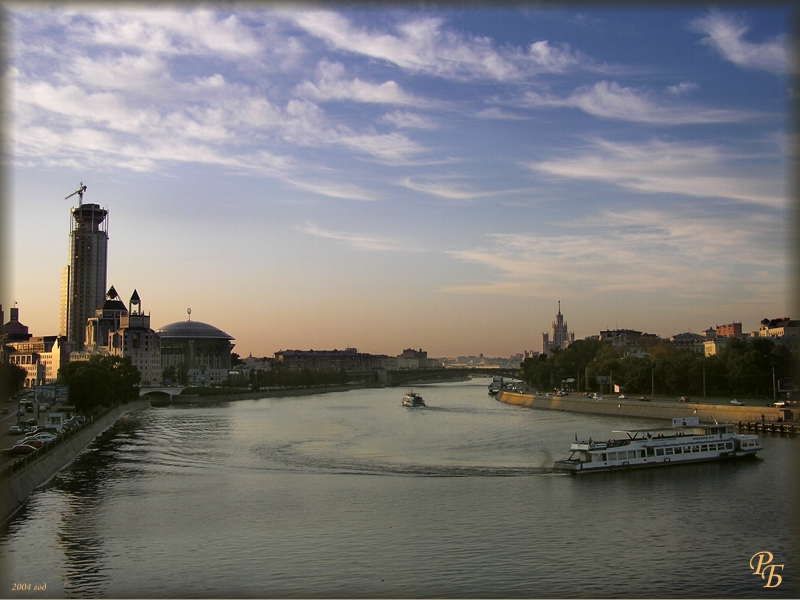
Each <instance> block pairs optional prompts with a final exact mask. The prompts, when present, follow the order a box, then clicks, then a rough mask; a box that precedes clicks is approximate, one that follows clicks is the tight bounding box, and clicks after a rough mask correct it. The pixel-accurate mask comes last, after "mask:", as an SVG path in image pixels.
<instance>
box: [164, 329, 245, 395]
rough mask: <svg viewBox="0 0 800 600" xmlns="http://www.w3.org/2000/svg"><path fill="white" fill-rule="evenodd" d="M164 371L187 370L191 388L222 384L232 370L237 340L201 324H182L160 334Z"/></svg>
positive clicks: (219, 330)
mask: <svg viewBox="0 0 800 600" xmlns="http://www.w3.org/2000/svg"><path fill="white" fill-rule="evenodd" d="M157 333H158V335H159V338H160V348H161V369H162V371H163V369H167V368H169V367H175V368H176V369H186V371H187V372H188V378H189V384H190V385H207V384H210V383H221V382H223V381H225V380H227V378H228V372H229V371H230V369H231V351H232V350H233V347H234V344H233V343H232V341H233V339H234V338H232V337H231V336H229V335H228V334H227V333H225V332H224V331H222V330H221V329H217V328H216V327H214V326H213V325H208V324H207V323H202V322H200V321H179V322H177V323H170V324H169V325H165V326H164V327H162V328H161V329H159V330H158V331H157Z"/></svg>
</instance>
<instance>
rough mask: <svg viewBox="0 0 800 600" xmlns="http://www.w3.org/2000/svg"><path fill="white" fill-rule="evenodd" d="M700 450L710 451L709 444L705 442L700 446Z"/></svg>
mask: <svg viewBox="0 0 800 600" xmlns="http://www.w3.org/2000/svg"><path fill="white" fill-rule="evenodd" d="M700 452H708V444H703V445H702V446H700Z"/></svg>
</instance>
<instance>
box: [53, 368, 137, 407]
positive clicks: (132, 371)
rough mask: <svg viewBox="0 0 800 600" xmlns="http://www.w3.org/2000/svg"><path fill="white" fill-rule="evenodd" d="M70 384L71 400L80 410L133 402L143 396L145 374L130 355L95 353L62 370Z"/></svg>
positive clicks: (63, 377)
mask: <svg viewBox="0 0 800 600" xmlns="http://www.w3.org/2000/svg"><path fill="white" fill-rule="evenodd" d="M59 379H60V380H61V381H62V382H63V383H64V384H65V385H67V386H68V387H69V401H70V404H71V405H73V406H74V407H75V409H76V410H77V411H78V412H82V413H90V412H92V411H94V410H96V409H98V408H102V407H109V406H116V405H117V404H121V403H126V402H131V401H133V400H136V399H137V398H138V397H139V383H140V381H141V375H140V373H139V369H137V368H136V367H135V366H134V365H133V362H132V361H131V359H130V357H127V356H126V357H125V358H121V357H119V356H92V357H91V358H90V359H89V360H87V361H73V362H70V363H69V364H67V365H66V366H65V367H64V368H62V369H61V370H60V371H59Z"/></svg>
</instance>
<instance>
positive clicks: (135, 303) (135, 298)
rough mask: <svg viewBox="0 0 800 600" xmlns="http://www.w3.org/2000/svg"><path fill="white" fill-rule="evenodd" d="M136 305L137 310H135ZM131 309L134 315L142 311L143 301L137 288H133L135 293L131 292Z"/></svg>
mask: <svg viewBox="0 0 800 600" xmlns="http://www.w3.org/2000/svg"><path fill="white" fill-rule="evenodd" d="M134 307H136V310H134ZM130 311H131V314H132V315H139V314H141V313H142V301H141V300H140V299H139V294H138V293H137V292H136V290H133V294H131V302H130Z"/></svg>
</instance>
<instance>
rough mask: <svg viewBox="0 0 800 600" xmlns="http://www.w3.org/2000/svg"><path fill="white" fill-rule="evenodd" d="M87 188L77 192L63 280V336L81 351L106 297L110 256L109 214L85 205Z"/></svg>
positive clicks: (94, 205)
mask: <svg viewBox="0 0 800 600" xmlns="http://www.w3.org/2000/svg"><path fill="white" fill-rule="evenodd" d="M85 191H86V186H85V185H83V183H81V186H80V188H78V191H77V192H74V193H73V194H70V195H69V196H67V198H70V197H72V196H74V195H76V194H77V195H78V198H79V200H78V206H77V208H73V209H72V221H71V231H70V234H69V265H68V266H66V267H64V270H63V271H62V276H61V335H63V336H66V337H67V339H68V340H69V341H71V342H74V343H75V348H76V349H82V348H83V346H84V343H85V336H86V320H87V319H88V318H89V317H92V316H94V314H95V309H96V308H97V307H98V306H100V305H101V304H102V303H103V300H104V298H105V293H106V263H107V256H108V222H107V221H106V216H107V215H108V211H107V210H105V209H103V208H100V206H99V205H97V204H83V194H84V192H85Z"/></svg>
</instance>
